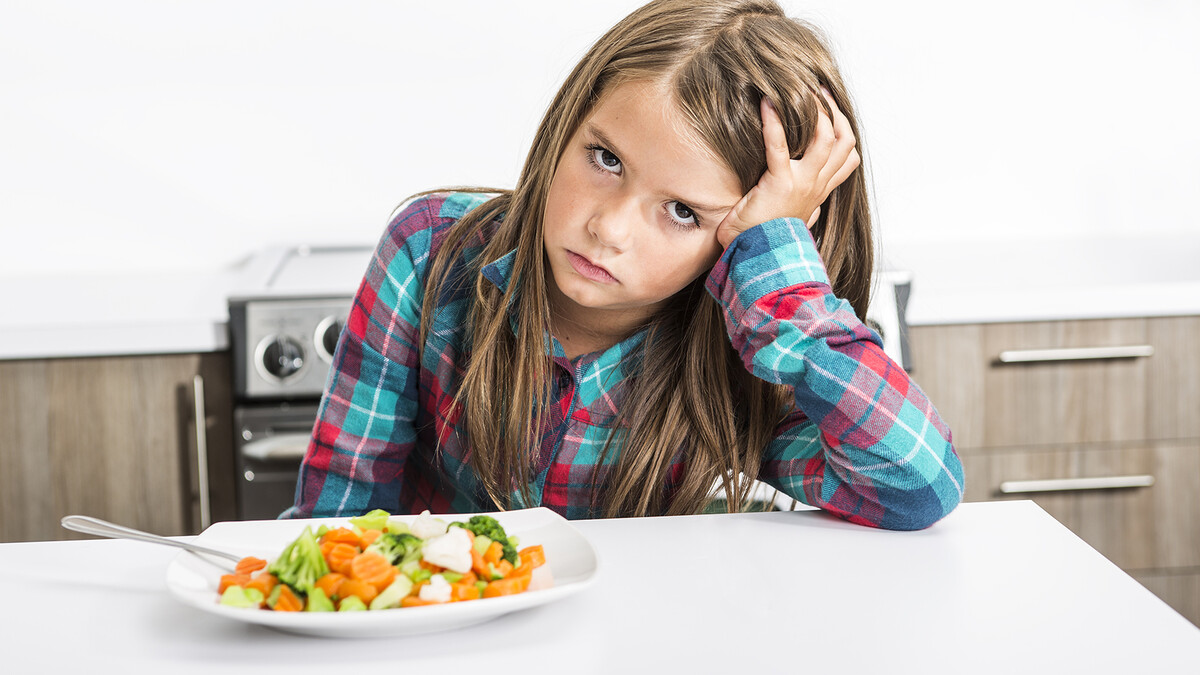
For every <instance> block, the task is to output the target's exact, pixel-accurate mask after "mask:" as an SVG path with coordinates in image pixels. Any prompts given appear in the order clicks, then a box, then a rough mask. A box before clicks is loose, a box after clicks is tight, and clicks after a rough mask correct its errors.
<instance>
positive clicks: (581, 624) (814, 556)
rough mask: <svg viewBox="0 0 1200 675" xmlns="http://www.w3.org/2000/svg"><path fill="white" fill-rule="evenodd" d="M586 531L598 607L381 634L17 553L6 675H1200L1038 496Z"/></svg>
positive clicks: (3, 559) (1198, 637)
mask: <svg viewBox="0 0 1200 675" xmlns="http://www.w3.org/2000/svg"><path fill="white" fill-rule="evenodd" d="M576 525H577V527H578V528H579V530H580V531H581V532H583V533H584V535H585V536H587V537H588V538H589V540H591V541H592V543H593V544H594V545H595V547H596V549H597V551H598V553H599V555H600V561H601V562H600V572H599V577H598V578H597V581H596V583H595V584H593V585H592V586H591V587H590V588H589V589H587V590H585V591H584V592H582V593H579V594H576V595H573V596H570V597H568V598H566V599H564V600H562V601H561V602H557V603H552V604H549V605H545V606H542V607H538V608H535V609H531V610H527V611H524V612H520V613H517V614H511V615H508V616H505V617H502V618H500V619H497V620H494V621H491V622H488V623H484V624H480V625H477V626H473V627H470V628H466V629H462V630H458V631H452V632H447V633H439V634H434V635H425V636H418V637H410V638H395V639H380V640H342V641H336V640H324V639H319V638H304V637H299V636H294V635H290V634H285V633H279V632H275V631H272V630H270V629H266V628H260V627H253V626H248V625H244V624H241V623H238V622H232V621H227V620H225V619H223V618H221V617H217V616H211V615H209V614H206V613H203V612H199V611H196V610H195V609H193V608H190V607H186V606H184V605H182V604H180V603H179V602H177V601H176V600H175V599H174V598H173V597H172V596H171V595H169V593H168V592H167V589H166V587H165V583H164V578H165V570H166V567H167V564H168V563H169V562H170V561H171V559H172V558H173V556H175V555H177V554H178V552H177V551H176V550H175V549H171V548H168V547H162V546H155V545H151V544H142V543H137V542H130V541H111V540H89V541H69V542H67V541H64V542H37V543H15V544H2V545H0V599H2V600H0V644H3V646H4V649H3V653H4V657H3V658H4V662H3V666H2V667H0V670H2V671H3V672H5V673H33V672H71V673H83V672H89V669H90V668H94V667H96V666H98V665H101V664H106V667H112V668H118V667H119V669H120V672H155V673H164V674H165V673H190V672H214V671H218V670H220V669H224V668H231V669H238V670H242V671H244V672H254V673H261V672H287V673H322V674H323V675H328V674H329V673H347V674H349V673H362V672H368V673H374V672H390V673H405V672H410V673H414V672H415V673H434V672H437V673H447V674H450V673H467V672H476V673H489V674H490V673H508V672H512V673H522V675H529V674H530V673H559V672H571V673H575V672H582V673H588V672H662V673H677V672H689V673H716V672H722V673H741V672H785V671H789V672H808V673H827V672H828V673H832V672H838V673H1064V674H1065V673H1143V672H1146V673H1200V629H1197V628H1196V627H1195V626H1193V625H1192V624H1191V623H1189V622H1188V621H1186V620H1185V619H1184V618H1183V617H1181V616H1180V615H1179V614H1177V613H1176V612H1174V611H1173V610H1172V609H1171V608H1170V607H1168V606H1167V605H1166V604H1164V603H1163V602H1162V601H1160V600H1159V599H1158V598H1156V597H1155V596H1154V595H1152V594H1151V593H1150V592H1149V591H1147V590H1145V589H1144V588H1142V587H1141V586H1140V585H1138V584H1137V582H1135V581H1134V580H1133V579H1132V578H1131V577H1129V576H1127V575H1126V574H1124V573H1123V572H1122V571H1121V570H1120V569H1118V568H1117V567H1115V566H1114V565H1113V564H1112V563H1110V562H1109V561H1107V560H1106V559H1104V558H1103V557H1102V556H1100V555H1099V554H1098V553H1097V552H1096V551H1095V550H1093V549H1092V548H1090V547H1089V546H1087V544H1085V543H1084V542H1083V541H1081V540H1080V539H1078V538H1077V537H1076V536H1075V535H1074V534H1072V533H1071V532H1070V531H1069V530H1067V529H1066V528H1064V527H1063V526H1062V525H1060V524H1059V523H1058V522H1056V521H1055V520H1054V519H1053V518H1051V517H1050V516H1049V515H1047V514H1046V513H1045V512H1044V511H1042V510H1041V509H1040V508H1038V507H1037V506H1036V505H1035V504H1033V503H1032V502H996V503H971V504H964V505H962V506H961V507H959V509H958V510H956V511H955V512H954V513H952V514H951V515H950V516H949V517H948V518H946V519H945V520H943V521H942V522H940V523H938V524H936V525H935V526H934V527H932V528H930V529H928V530H925V531H921V532H907V533H905V532H887V531H880V530H873V529H870V528H866V527H861V526H857V525H850V524H847V523H844V522H842V521H840V520H837V519H835V518H833V517H831V516H829V515H827V514H824V513H821V512H817V511H801V512H794V513H765V514H745V515H737V516H727V515H707V516H691V517H678V518H642V519H631V520H599V521H584V522H578V523H576ZM118 664H119V666H118ZM364 666H366V667H367V668H366V669H365V670H364V669H363V667H364ZM372 666H381V667H385V668H387V670H384V671H380V670H376V669H374V668H372ZM439 666H440V667H441V668H440V669H439V670H436V671H434V670H432V668H435V667H439ZM410 667H416V668H418V670H408V668H410Z"/></svg>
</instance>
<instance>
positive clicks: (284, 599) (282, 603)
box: [274, 584, 304, 612]
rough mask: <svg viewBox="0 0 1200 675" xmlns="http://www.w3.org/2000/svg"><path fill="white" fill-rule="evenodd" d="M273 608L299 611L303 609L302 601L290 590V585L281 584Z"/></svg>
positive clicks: (284, 610)
mask: <svg viewBox="0 0 1200 675" xmlns="http://www.w3.org/2000/svg"><path fill="white" fill-rule="evenodd" d="M274 609H275V611H276V612H299V611H300V610H302V609H304V601H303V600H301V599H300V598H299V596H297V595H296V594H295V593H293V592H292V588H291V586H288V585H287V584H283V585H282V586H280V587H279V597H277V598H276V599H275V607H274Z"/></svg>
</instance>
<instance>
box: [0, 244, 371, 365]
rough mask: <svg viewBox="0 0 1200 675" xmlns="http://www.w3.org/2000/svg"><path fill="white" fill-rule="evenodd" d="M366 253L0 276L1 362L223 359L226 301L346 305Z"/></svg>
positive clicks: (295, 249)
mask: <svg viewBox="0 0 1200 675" xmlns="http://www.w3.org/2000/svg"><path fill="white" fill-rule="evenodd" d="M372 250H373V247H372V246H371V245H368V244H347V245H343V246H306V245H300V246H272V247H268V248H264V249H262V250H259V251H256V252H254V253H253V254H251V255H249V256H246V257H245V258H243V259H241V260H239V261H238V262H237V263H235V264H232V265H230V266H228V267H225V268H221V269H215V270H190V271H179V272H144V273H129V274H120V275H118V274H93V275H81V276H56V277H49V276H47V277H0V359H35V358H59V357H85V356H117V355H137V354H185V353H198V352H215V351H222V350H224V349H227V348H228V347H229V330H228V324H229V307H228V301H229V299H230V298H232V297H269V296H288V295H346V296H350V295H352V294H353V293H354V291H355V289H356V288H357V287H358V283H359V282H360V281H361V280H362V276H363V273H364V272H365V271H366V268H367V262H368V260H369V259H370V255H371V252H372ZM314 253H317V254H321V255H320V256H319V257H320V259H321V260H322V264H321V269H320V270H314V269H312V266H313V265H314V264H315V263H313V262H311V261H314V260H316V259H317V258H318V256H316V255H314Z"/></svg>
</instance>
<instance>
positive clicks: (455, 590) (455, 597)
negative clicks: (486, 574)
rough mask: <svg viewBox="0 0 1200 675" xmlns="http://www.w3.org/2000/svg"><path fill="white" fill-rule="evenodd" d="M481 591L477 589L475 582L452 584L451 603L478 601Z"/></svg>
mask: <svg viewBox="0 0 1200 675" xmlns="http://www.w3.org/2000/svg"><path fill="white" fill-rule="evenodd" d="M478 599H479V589H478V588H476V586H475V582H474V581H472V582H471V583H469V584H464V583H462V582H461V581H460V582H457V583H453V584H450V602H463V601H464V600H478Z"/></svg>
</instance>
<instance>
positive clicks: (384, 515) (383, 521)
mask: <svg viewBox="0 0 1200 675" xmlns="http://www.w3.org/2000/svg"><path fill="white" fill-rule="evenodd" d="M391 517H392V514H390V513H388V512H387V511H384V510H383V509H375V510H374V511H370V512H369V513H366V514H364V515H361V516H356V517H354V518H351V519H350V524H351V525H355V526H357V527H359V528H361V529H364V530H379V531H381V532H382V531H383V528H385V527H387V522H388V518H391Z"/></svg>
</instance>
